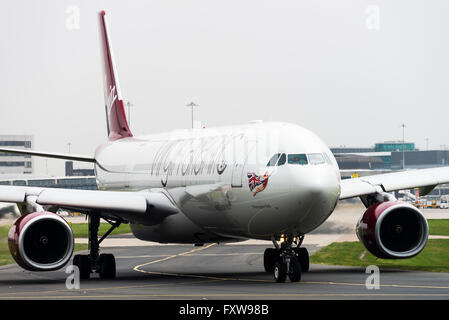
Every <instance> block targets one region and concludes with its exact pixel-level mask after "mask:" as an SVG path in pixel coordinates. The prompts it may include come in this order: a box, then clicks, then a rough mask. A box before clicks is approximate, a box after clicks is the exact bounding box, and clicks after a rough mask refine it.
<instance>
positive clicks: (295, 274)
mask: <svg viewBox="0 0 449 320" xmlns="http://www.w3.org/2000/svg"><path fill="white" fill-rule="evenodd" d="M288 277H289V278H290V281H291V282H298V281H300V280H301V264H300V263H299V261H298V260H296V259H291V260H290V273H289V275H288Z"/></svg>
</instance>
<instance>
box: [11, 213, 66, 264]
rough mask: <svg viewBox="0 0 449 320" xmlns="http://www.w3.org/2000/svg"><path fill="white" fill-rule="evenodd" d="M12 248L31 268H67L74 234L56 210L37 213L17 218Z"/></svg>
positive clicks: (15, 254) (17, 259)
mask: <svg viewBox="0 0 449 320" xmlns="http://www.w3.org/2000/svg"><path fill="white" fill-rule="evenodd" d="M8 244H9V251H10V252H11V255H12V256H13V258H14V260H15V261H16V262H17V264H18V265H19V266H21V267H22V268H24V269H26V270H30V271H50V270H56V269H59V268H61V267H63V266H64V265H65V264H66V263H67V262H68V261H69V260H70V257H71V256H72V253H73V246H74V236H73V232H72V229H71V228H70V226H69V224H68V223H67V222H66V221H65V220H64V219H63V218H61V217H60V216H58V215H57V214H55V213H52V212H33V213H30V214H27V215H24V216H22V217H20V218H19V219H17V220H16V222H15V223H14V224H13V225H12V227H11V229H10V230H9V234H8Z"/></svg>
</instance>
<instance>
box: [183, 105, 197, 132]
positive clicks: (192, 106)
mask: <svg viewBox="0 0 449 320" xmlns="http://www.w3.org/2000/svg"><path fill="white" fill-rule="evenodd" d="M186 106H187V107H190V108H192V129H193V108H194V107H199V106H200V105H199V104H196V103H194V102H193V101H192V102H190V103H189V104H188V105H186Z"/></svg>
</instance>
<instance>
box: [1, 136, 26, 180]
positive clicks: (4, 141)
mask: <svg viewBox="0 0 449 320" xmlns="http://www.w3.org/2000/svg"><path fill="white" fill-rule="evenodd" d="M33 141H34V137H33V136H31V135H0V146H2V147H7V148H16V149H32V148H33V146H34V142H33ZM31 173H33V158H32V157H31V156H29V155H18V154H12V153H4V152H0V174H31Z"/></svg>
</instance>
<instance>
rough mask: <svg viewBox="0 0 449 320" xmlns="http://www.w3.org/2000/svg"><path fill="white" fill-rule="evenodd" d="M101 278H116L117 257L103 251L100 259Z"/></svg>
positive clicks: (99, 271)
mask: <svg viewBox="0 0 449 320" xmlns="http://www.w3.org/2000/svg"><path fill="white" fill-rule="evenodd" d="M98 265H99V270H98V273H99V274H100V278H103V279H112V278H115V272H116V269H115V258H114V255H113V254H108V253H102V254H100V257H99V259H98Z"/></svg>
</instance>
